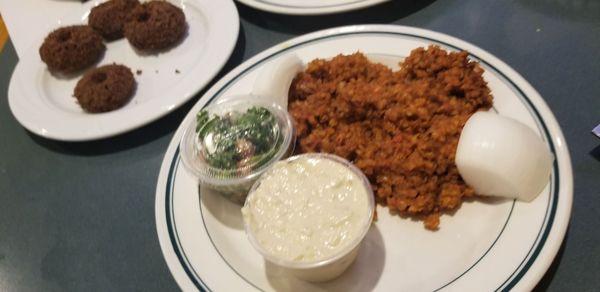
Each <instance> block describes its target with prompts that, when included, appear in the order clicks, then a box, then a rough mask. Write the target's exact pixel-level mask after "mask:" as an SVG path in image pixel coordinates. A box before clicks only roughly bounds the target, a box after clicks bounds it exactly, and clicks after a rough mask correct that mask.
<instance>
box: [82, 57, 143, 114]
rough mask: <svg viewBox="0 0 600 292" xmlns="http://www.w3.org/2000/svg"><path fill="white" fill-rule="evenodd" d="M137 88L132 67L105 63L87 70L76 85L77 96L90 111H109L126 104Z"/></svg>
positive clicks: (83, 106)
mask: <svg viewBox="0 0 600 292" xmlns="http://www.w3.org/2000/svg"><path fill="white" fill-rule="evenodd" d="M134 90H135V79H134V78H133V73H131V69H129V68H128V67H126V66H123V65H117V64H112V65H104V66H101V67H98V68H96V69H94V70H91V71H89V72H87V73H86V74H85V75H83V77H82V78H81V79H80V80H79V81H78V82H77V86H75V93H74V95H75V98H77V101H78V102H79V105H81V107H82V108H83V109H84V110H85V111H87V112H90V113H100V112H107V111H112V110H115V109H118V108H120V107H122V106H123V105H125V104H126V103H127V102H128V101H129V99H130V98H131V96H132V95H133V92H134Z"/></svg>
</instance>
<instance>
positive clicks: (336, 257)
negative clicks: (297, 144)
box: [244, 153, 375, 282]
mask: <svg viewBox="0 0 600 292" xmlns="http://www.w3.org/2000/svg"><path fill="white" fill-rule="evenodd" d="M300 158H318V159H328V160H331V161H334V162H337V163H340V164H342V165H343V166H345V167H346V168H347V169H349V170H350V171H352V172H353V173H354V174H356V175H357V177H358V178H359V179H360V180H361V182H362V184H363V186H364V188H365V195H366V196H367V202H368V204H369V205H368V213H367V214H366V216H365V218H363V220H362V221H361V222H360V223H359V224H361V231H360V232H359V233H358V235H357V236H356V237H355V238H352V239H351V241H350V243H349V244H347V245H346V246H345V247H344V248H342V249H340V250H338V251H337V252H336V253H334V254H332V255H330V256H328V257H326V258H322V259H318V260H315V261H310V262H299V261H292V260H289V259H283V258H280V257H277V256H275V255H273V254H271V253H269V252H268V251H266V250H265V249H264V248H263V247H262V246H261V244H260V243H259V242H258V241H257V239H256V237H255V236H254V233H253V231H252V229H251V228H250V226H249V225H248V222H247V221H246V220H244V229H245V231H246V235H247V236H248V239H249V241H250V243H251V244H252V246H253V247H254V248H255V249H256V250H257V251H258V252H259V253H260V254H261V255H262V256H263V257H264V259H265V260H267V261H268V262H270V263H272V264H274V265H275V266H278V267H279V268H281V269H282V270H284V271H285V272H287V273H289V274H292V275H294V276H295V277H297V278H299V279H302V280H306V281H310V282H324V281H329V280H333V279H335V278H337V277H338V276H340V275H341V274H342V273H343V272H344V271H345V270H346V269H347V268H348V267H349V266H350V264H352V263H353V262H354V260H355V259H356V256H357V255H358V251H359V249H360V244H361V242H362V241H363V239H364V238H365V236H366V235H367V232H368V231H369V228H370V227H371V223H372V221H373V215H374V211H375V199H374V197H373V190H372V188H371V184H370V183H369V180H368V179H367V177H366V176H365V175H364V174H363V173H362V172H361V171H360V170H359V169H358V168H357V167H355V166H354V165H353V164H352V163H350V162H349V161H347V160H345V159H343V158H341V157H339V156H336V155H331V154H325V153H308V154H302V155H296V156H292V157H289V158H288V159H286V160H283V161H281V163H285V162H288V161H293V160H296V159H300ZM270 171H274V169H273V168H271V169H269V170H268V171H267V172H266V173H265V174H264V175H263V176H262V178H261V179H259V180H257V181H256V182H255V183H254V185H253V186H252V189H251V190H250V193H249V195H248V199H250V198H251V196H252V195H253V192H254V191H255V190H256V189H257V188H258V186H259V185H260V184H261V181H262V180H263V178H264V177H266V176H267V175H268V173H269V172H270ZM248 201H249V200H246V202H248ZM246 205H247V203H246V204H245V206H246Z"/></svg>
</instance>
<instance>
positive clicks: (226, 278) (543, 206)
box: [156, 25, 573, 291]
mask: <svg viewBox="0 0 600 292" xmlns="http://www.w3.org/2000/svg"><path fill="white" fill-rule="evenodd" d="M430 44H437V45H440V46H441V47H443V48H445V49H447V50H453V51H454V50H467V51H469V52H470V58H471V59H473V60H476V61H479V62H480V64H481V66H482V67H483V68H484V70H485V73H484V78H485V79H486V81H487V82H488V85H489V87H490V89H491V90H492V94H493V95H494V109H495V110H496V111H498V112H499V113H500V114H502V115H505V116H510V117H513V118H515V119H517V120H519V121H521V122H524V123H526V124H527V125H529V126H530V127H532V128H533V129H536V131H537V132H538V133H539V135H540V136H541V137H542V139H543V140H544V141H545V143H547V145H548V147H549V149H551V151H552V152H553V154H554V155H555V157H556V160H555V162H554V166H553V171H552V175H551V179H550V181H549V183H548V185H547V187H546V189H545V190H544V191H543V192H542V193H541V194H540V195H539V196H538V197H537V198H536V199H535V200H534V201H533V202H530V203H524V202H518V201H514V200H508V199H507V200H500V201H498V202H496V203H494V204H490V203H484V202H479V201H474V202H465V203H463V205H462V207H461V208H460V209H459V210H458V211H457V212H456V213H455V214H454V215H453V216H449V215H443V216H442V217H441V224H440V226H441V228H440V229H439V230H438V231H436V232H431V231H428V230H425V229H424V228H423V225H422V223H421V222H416V221H412V220H408V219H403V218H400V217H399V216H394V215H390V214H389V212H388V211H387V210H386V209H385V208H383V207H381V206H378V214H379V218H378V221H377V222H376V223H375V224H374V225H373V226H372V227H371V230H370V231H369V233H368V235H367V237H366V240H365V242H363V245H362V247H361V250H360V253H359V256H358V259H357V261H356V262H355V263H354V264H353V265H352V266H351V267H350V269H349V270H348V271H346V273H344V274H343V275H342V276H341V277H340V278H338V279H336V280H334V281H331V282H327V283H321V284H313V283H308V282H303V281H300V280H297V279H295V278H293V277H291V276H287V275H285V274H282V273H280V272H279V271H278V270H277V269H275V268H273V266H272V265H268V264H265V262H264V260H263V259H262V257H261V256H260V255H259V254H258V253H257V252H256V251H255V250H254V249H253V248H252V246H251V245H250V243H249V242H248V240H247V238H246V236H245V234H244V231H243V227H242V219H241V215H240V213H239V206H237V205H234V204H233V203H229V201H226V200H225V199H223V198H221V197H220V196H219V195H216V194H213V193H210V192H208V191H205V190H202V189H199V187H198V185H197V183H196V180H195V179H194V178H193V177H192V176H191V175H189V174H188V173H187V172H186V171H185V169H184V168H183V165H182V163H181V158H180V156H179V148H178V147H179V139H180V137H181V134H182V132H183V126H181V127H180V128H179V129H178V130H177V132H176V133H175V136H174V137H173V140H172V141H171V144H170V146H169V148H168V150H167V152H166V154H165V158H164V160H163V164H162V167H161V171H160V175H159V178H158V183H157V189H156V224H157V231H158V237H159V240H160V245H161V247H162V251H163V254H164V256H165V259H166V261H167V264H168V266H169V268H170V270H171V272H172V274H173V275H174V277H175V279H176V281H177V283H179V285H180V287H181V288H183V289H184V290H186V291H192V290H207V291H252V290H263V291H273V290H277V291H370V290H375V291H440V290H442V291H495V290H510V289H514V290H517V291H524V290H530V289H532V288H534V287H535V285H536V284H537V282H538V281H539V280H540V279H541V277H542V276H543V275H544V273H545V272H546V270H547V269H548V267H549V266H550V264H551V263H552V260H553V258H554V256H555V255H556V253H557V251H558V249H559V247H560V245H561V243H562V240H563V238H564V235H565V231H566V229H567V225H568V223H569V218H570V213H571V202H572V198H573V174H572V170H571V162H570V158H569V152H568V149H567V145H566V144H565V140H564V137H563V134H562V132H561V130H560V127H559V125H558V123H557V122H556V119H555V118H554V116H553V114H552V112H551V111H550V110H549V108H548V106H547V105H546V103H545V102H544V100H543V99H542V97H541V96H540V95H539V94H538V93H537V92H536V91H535V89H533V87H531V85H529V83H527V81H525V80H524V79H523V77H521V76H520V75H519V74H518V73H516V72H515V71H514V70H513V69H511V68H510V67H509V66H508V65H506V64H505V63H503V62H502V61H500V60H499V59H497V58H496V57H494V56H492V55H491V54H489V53H487V52H485V51H484V50H482V49H480V48H478V47H476V46H474V45H471V44H469V43H467V42H464V41H461V40H459V39H456V38H453V37H450V36H448V35H444V34H441V33H436V32H432V31H428V30H423V29H417V28H412V27H404V26H389V25H360V26H347V27H340V28H334V29H328V30H324V31H319V32H315V33H311V34H307V35H304V36H301V37H298V38H295V39H292V40H289V41H286V42H284V43H281V44H279V45H276V46H274V47H272V48H270V49H268V50H266V51H264V52H262V53H260V54H258V55H257V56H255V57H253V58H251V59H250V60H248V61H246V62H244V63H243V64H242V65H240V66H239V67H237V68H236V69H234V70H233V71H231V72H230V73H229V74H227V75H226V76H225V77H223V78H222V79H221V80H220V81H219V82H218V83H217V84H215V85H214V86H213V87H212V88H211V89H210V90H209V91H208V92H207V93H206V94H205V95H204V96H203V97H202V98H201V99H200V100H199V101H198V103H197V104H196V105H195V106H194V107H193V108H192V110H191V111H190V113H189V114H188V115H187V117H186V118H185V120H184V121H183V123H182V125H185V124H187V122H189V121H190V119H194V117H195V115H196V113H197V112H198V111H199V110H201V109H202V108H203V107H205V106H206V105H207V104H210V103H212V102H215V101H216V100H218V99H220V98H223V97H225V96H231V95H239V94H243V93H248V92H250V90H251V89H252V85H253V83H254V79H255V78H256V76H257V74H258V73H259V71H260V70H261V68H262V67H263V66H265V65H267V64H270V63H271V62H273V61H275V60H277V59H278V58H281V56H284V55H285V54H289V53H294V54H296V55H297V56H299V57H300V58H301V59H302V60H303V61H304V62H305V63H306V62H309V61H310V60H313V59H315V58H329V57H333V56H335V55H337V54H340V53H343V54H348V53H353V52H356V51H361V52H363V53H367V54H374V55H386V56H392V57H397V58H399V59H400V58H403V57H406V56H408V55H409V53H410V51H411V50H412V49H414V48H416V47H421V46H427V45H430Z"/></svg>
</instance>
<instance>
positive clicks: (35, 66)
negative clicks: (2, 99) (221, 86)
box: [8, 0, 239, 141]
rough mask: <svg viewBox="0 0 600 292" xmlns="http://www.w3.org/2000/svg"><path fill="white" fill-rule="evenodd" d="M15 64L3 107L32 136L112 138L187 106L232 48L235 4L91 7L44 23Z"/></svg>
mask: <svg viewBox="0 0 600 292" xmlns="http://www.w3.org/2000/svg"><path fill="white" fill-rule="evenodd" d="M40 32H41V33H40V35H39V36H38V37H36V40H37V41H36V42H35V43H33V44H31V46H30V48H29V50H28V51H27V52H26V53H25V54H24V56H23V57H22V58H21V60H20V61H19V63H18V64H17V67H16V69H15V71H14V72H13V75H12V78H11V82H10V86H9V94H8V99H9V106H10V109H11V111H12V113H13V115H14V116H15V117H16V119H17V120H18V121H19V123H21V125H23V126H24V127H25V128H27V129H28V130H29V131H31V132H33V133H34V134H37V135H40V136H43V137H46V138H50V139H55V140H63V141H86V140H95V139H101V138H106V137H111V136H115V135H118V134H121V133H124V132H127V131H130V130H133V129H136V128H139V127H141V126H143V125H145V124H148V123H150V122H152V121H154V120H156V119H158V118H160V117H162V116H164V115H166V114H168V113H169V112H171V111H173V110H174V109H176V108H177V107H179V106H180V105H182V104H183V103H184V102H186V101H188V100H189V99H191V98H192V97H193V96H194V95H195V94H196V93H197V92H198V91H199V90H201V89H202V88H203V87H204V86H205V85H206V84H207V83H208V82H209V81H210V80H211V79H212V78H213V77H214V76H215V75H216V74H217V73H218V71H219V70H220V69H221V68H222V67H223V65H224V64H225V63H226V61H227V60H228V59H229V56H230V55H231V53H232V51H233V48H234V47H235V44H236V41H237V37H238V32H239V17H238V14H237V10H236V8H235V5H234V4H233V1H232V0H222V1H210V0H169V1H163V0H150V1H138V0H105V1H90V2H87V3H84V4H82V5H81V6H80V7H78V9H76V10H75V11H71V12H69V13H68V14H66V15H65V16H63V17H61V18H60V19H57V20H56V22H53V23H51V24H48V25H47V26H46V29H44V30H41V31H40Z"/></svg>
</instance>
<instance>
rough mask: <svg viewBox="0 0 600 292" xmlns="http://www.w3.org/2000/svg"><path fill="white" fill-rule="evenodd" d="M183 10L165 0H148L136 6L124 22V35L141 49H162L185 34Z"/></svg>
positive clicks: (176, 41) (185, 25)
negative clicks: (148, 0)
mask: <svg viewBox="0 0 600 292" xmlns="http://www.w3.org/2000/svg"><path fill="white" fill-rule="evenodd" d="M186 30H187V23H186V21H185V14H184V13H183V11H182V10H181V9H180V8H179V7H177V6H175V5H173V4H171V3H169V2H166V1H156V0H155V1H150V2H145V3H143V4H142V5H139V6H137V7H136V8H135V9H133V11H132V12H131V14H130V15H129V19H128V21H127V22H126V23H125V27H124V32H125V37H126V38H127V40H128V41H129V43H131V45H132V46H134V47H135V48H137V49H138V50H142V51H158V50H163V49H166V48H169V47H172V46H173V45H175V44H177V43H178V42H179V41H180V40H181V39H182V38H183V37H184V35H185V32H186Z"/></svg>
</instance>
